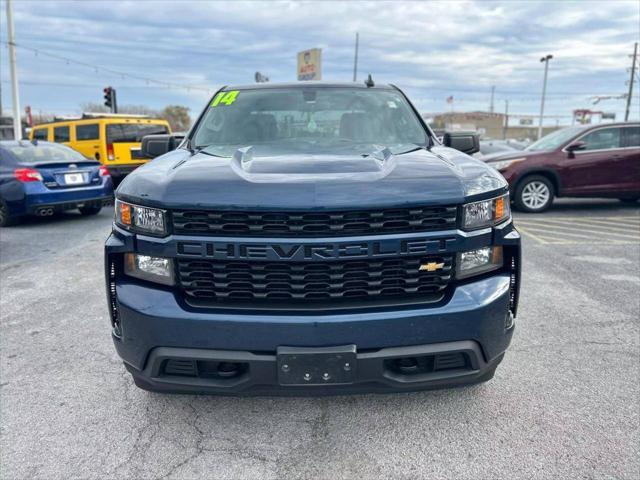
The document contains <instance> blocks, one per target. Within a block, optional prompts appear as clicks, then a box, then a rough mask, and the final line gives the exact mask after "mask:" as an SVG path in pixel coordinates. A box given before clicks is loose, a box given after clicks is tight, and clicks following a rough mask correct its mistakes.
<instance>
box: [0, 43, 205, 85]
mask: <svg viewBox="0 0 640 480" xmlns="http://www.w3.org/2000/svg"><path fill="white" fill-rule="evenodd" d="M0 43H3V44H4V45H7V46H9V45H10V44H11V42H7V41H5V40H0ZM13 46H14V47H17V48H21V49H23V50H29V51H31V52H33V53H34V54H35V55H36V56H39V55H43V56H45V57H50V58H55V59H57V60H62V61H64V62H66V63H67V64H74V65H80V66H82V67H87V68H91V69H93V70H94V71H95V72H96V73H99V72H104V73H109V74H112V75H118V76H120V77H122V78H123V79H124V78H131V79H134V80H140V81H143V82H146V83H147V84H150V83H153V84H155V85H161V86H164V87H165V88H178V89H184V90H187V91H190V90H199V91H204V92H207V93H209V94H211V93H213V92H214V89H212V88H206V87H199V86H195V85H184V84H180V83H174V82H165V81H162V80H156V79H154V78H150V77H143V76H141V75H134V74H131V73H128V72H124V71H121V70H114V69H112V68H107V67H103V66H102V65H95V64H92V63H88V62H82V61H80V60H75V59H73V58H69V57H65V56H62V55H58V54H56V53H51V52H47V51H46V50H40V49H38V48H32V47H27V46H25V45H22V44H17V43H15V42H13Z"/></svg>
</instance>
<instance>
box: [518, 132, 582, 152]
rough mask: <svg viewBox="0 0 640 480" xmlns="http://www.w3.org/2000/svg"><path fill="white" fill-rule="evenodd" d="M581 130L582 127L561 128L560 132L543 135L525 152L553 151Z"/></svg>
mask: <svg viewBox="0 0 640 480" xmlns="http://www.w3.org/2000/svg"><path fill="white" fill-rule="evenodd" d="M582 130H584V127H569V128H563V129H562V130H556V131H555V132H552V133H550V134H549V135H545V136H544V137H542V138H541V139H540V140H538V141H537V142H534V143H532V144H531V145H529V146H528V147H527V148H525V150H527V151H529V152H546V151H551V150H555V149H557V148H559V147H561V146H562V145H563V144H564V143H565V142H566V141H568V140H570V139H571V138H573V137H574V136H575V135H577V134H578V133H580V132H581V131H582Z"/></svg>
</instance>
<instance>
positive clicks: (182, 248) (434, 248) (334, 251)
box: [176, 238, 456, 261]
mask: <svg viewBox="0 0 640 480" xmlns="http://www.w3.org/2000/svg"><path fill="white" fill-rule="evenodd" d="M455 241H456V239H455V238H440V239H411V240H399V239H388V240H375V241H363V242H340V243H268V244H264V243H232V242H178V243H177V244H176V255H177V257H190V258H193V257H202V258H213V259H224V260H243V259H252V260H278V261H300V260H317V261H329V260H338V259H344V258H364V257H391V256H403V255H421V254H432V253H438V252H444V251H447V250H449V249H450V248H451V246H452V244H453V243H455Z"/></svg>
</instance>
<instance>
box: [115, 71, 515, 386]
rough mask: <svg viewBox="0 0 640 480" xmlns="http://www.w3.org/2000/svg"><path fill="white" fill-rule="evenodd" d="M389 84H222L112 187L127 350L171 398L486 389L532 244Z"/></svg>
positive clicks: (126, 356)
mask: <svg viewBox="0 0 640 480" xmlns="http://www.w3.org/2000/svg"><path fill="white" fill-rule="evenodd" d="M477 149H478V139H477V137H476V136H474V135H472V134H466V133H458V134H445V136H444V138H443V140H442V142H441V141H440V140H439V139H438V138H437V137H436V136H435V135H434V133H433V132H432V131H431V130H430V128H429V127H428V126H427V125H426V124H425V123H424V121H423V120H422V118H421V117H420V115H419V114H418V112H417V111H416V109H415V107H414V106H413V105H412V104H411V102H410V101H409V100H408V98H407V97H406V96H405V94H404V93H403V92H402V91H401V90H399V89H398V88H396V87H394V86H392V85H373V84H372V82H367V83H366V84H364V85H359V84H355V83H353V84H351V83H349V84H340V83H321V82H299V83H295V84H261V85H250V86H237V87H225V88H223V89H221V90H220V91H219V92H217V93H216V94H215V95H214V97H213V98H212V99H211V100H210V102H209V104H208V105H207V107H206V108H205V109H204V111H203V112H202V114H201V115H200V117H199V118H198V119H197V121H196V122H195V124H194V126H193V127H192V129H191V131H190V132H189V133H188V134H187V135H186V137H184V138H180V139H176V138H175V137H174V136H171V135H155V136H149V137H145V138H144V139H143V144H142V151H143V153H144V154H145V155H147V156H149V157H156V158H155V159H154V160H153V161H151V162H149V163H148V164H146V165H144V166H142V167H140V168H138V169H137V170H136V171H135V172H133V173H132V174H130V175H129V176H128V177H127V178H126V179H125V180H124V181H123V182H122V184H121V185H120V187H119V188H118V190H117V192H116V206H115V208H116V216H115V221H114V224H113V231H112V233H111V235H110V236H109V238H108V240H107V242H106V246H105V270H106V286H107V297H108V305H109V311H110V317H111V326H112V330H111V331H112V337H113V341H114V343H115V346H116V349H117V351H118V354H119V355H120V356H121V357H122V359H123V361H124V365H125V367H126V368H127V370H128V371H129V372H130V373H131V374H132V376H133V379H134V381H135V383H136V385H138V386H139V387H141V388H143V389H147V390H151V391H160V392H197V393H217V394H232V395H250V394H284V395H286V394H293V395H319V394H332V393H333V394H335V393H355V392H400V391H410V390H421V389H430V388H442V387H448V386H454V385H463V384H470V383H478V382H483V381H487V380H489V379H491V378H492V377H493V375H494V372H495V370H496V367H497V366H498V364H499V363H500V362H501V360H502V358H503V356H504V354H505V351H506V349H507V347H508V345H509V343H510V340H511V336H512V334H513V330H514V318H515V315H516V310H517V305H518V292H519V287H520V264H521V259H520V236H519V234H518V232H517V231H516V229H515V227H514V225H513V222H512V218H511V211H510V202H509V193H508V192H509V190H508V185H507V183H506V181H505V180H504V178H503V177H502V176H501V175H500V174H499V173H498V172H497V171H496V170H494V169H492V168H491V167H489V166H487V165H485V164H484V163H483V162H481V161H479V160H476V159H473V158H471V157H470V156H469V155H468V154H472V153H474V152H476V151H477Z"/></svg>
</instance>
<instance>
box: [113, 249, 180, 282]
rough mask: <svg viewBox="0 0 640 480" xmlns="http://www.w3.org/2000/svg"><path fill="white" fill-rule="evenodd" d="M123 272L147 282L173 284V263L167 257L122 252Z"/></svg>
mask: <svg viewBox="0 0 640 480" xmlns="http://www.w3.org/2000/svg"><path fill="white" fill-rule="evenodd" d="M124 273H125V274H126V275H129V276H130V277H135V278H139V279H141V280H147V281H149V282H155V283H161V284H163V285H173V283H174V281H173V263H172V262H171V260H170V259H168V258H162V257H151V256H149V255H138V254H137V253H125V254H124Z"/></svg>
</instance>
